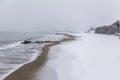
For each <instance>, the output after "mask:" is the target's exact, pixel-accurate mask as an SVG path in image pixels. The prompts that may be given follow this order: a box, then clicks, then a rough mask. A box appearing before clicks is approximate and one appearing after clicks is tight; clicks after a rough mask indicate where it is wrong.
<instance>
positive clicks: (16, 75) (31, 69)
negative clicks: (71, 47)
mask: <svg viewBox="0 0 120 80" xmlns="http://www.w3.org/2000/svg"><path fill="white" fill-rule="evenodd" d="M58 34H63V35H65V36H66V37H67V38H64V39H63V40H61V41H54V42H52V43H50V44H48V45H45V46H44V47H43V48H42V53H41V56H38V58H37V59H36V60H34V61H33V62H30V63H28V64H25V65H23V66H22V67H20V68H19V69H17V70H16V71H15V72H13V73H11V74H10V75H9V76H7V77H6V78H5V79H3V80H34V75H35V73H36V72H37V70H38V69H40V68H41V67H42V66H43V65H44V63H45V62H46V61H47V55H48V53H49V50H50V48H51V47H52V46H55V45H58V44H61V42H67V41H72V40H75V38H76V37H75V36H74V35H70V34H64V33H58Z"/></svg>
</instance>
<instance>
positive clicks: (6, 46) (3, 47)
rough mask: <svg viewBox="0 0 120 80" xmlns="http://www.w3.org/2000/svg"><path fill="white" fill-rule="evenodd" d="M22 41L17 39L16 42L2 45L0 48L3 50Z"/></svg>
mask: <svg viewBox="0 0 120 80" xmlns="http://www.w3.org/2000/svg"><path fill="white" fill-rule="evenodd" d="M21 42H22V41H17V42H14V43H12V44H8V45H3V46H1V47H0V50H4V49H7V48H12V47H16V46H19V45H20V44H21Z"/></svg>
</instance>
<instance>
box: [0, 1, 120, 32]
mask: <svg viewBox="0 0 120 80" xmlns="http://www.w3.org/2000/svg"><path fill="white" fill-rule="evenodd" d="M119 3H120V1H119V0H1V1H0V31H41V32H42V31H43V32H45V31H46V32H47V31H61V30H65V29H66V27H68V28H69V29H70V30H73V31H76V30H77V31H79V30H81V29H82V28H88V27H90V26H93V27H97V26H100V25H107V24H110V23H113V22H114V21H116V20H117V19H119V17H120V10H119V9H118V8H119V7H120V5H119Z"/></svg>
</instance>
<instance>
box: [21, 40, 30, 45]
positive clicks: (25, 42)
mask: <svg viewBox="0 0 120 80" xmlns="http://www.w3.org/2000/svg"><path fill="white" fill-rule="evenodd" d="M30 43H32V41H29V40H24V41H23V42H22V44H30Z"/></svg>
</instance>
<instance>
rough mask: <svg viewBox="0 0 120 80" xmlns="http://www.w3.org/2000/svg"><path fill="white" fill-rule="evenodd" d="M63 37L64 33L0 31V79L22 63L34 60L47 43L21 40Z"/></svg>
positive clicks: (49, 39) (59, 38)
mask: <svg viewBox="0 0 120 80" xmlns="http://www.w3.org/2000/svg"><path fill="white" fill-rule="evenodd" d="M46 34H47V35H46ZM63 38H65V35H59V36H58V35H55V34H53V33H39V32H38V33H34V32H31V33H30V32H29V33H24V32H22V33H20V32H0V80H3V79H4V78H5V77H7V76H8V75H9V74H11V73H12V72H14V71H15V70H17V69H18V68H19V67H21V66H23V65H24V64H27V63H29V62H32V61H34V60H35V59H36V58H37V57H38V56H40V55H41V54H40V53H41V52H42V48H43V47H44V46H45V45H46V44H48V43H43V44H37V43H36V44H35V43H33V44H32V43H31V44H21V42H22V41H23V40H26V39H29V40H31V41H60V40H62V39H63Z"/></svg>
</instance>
